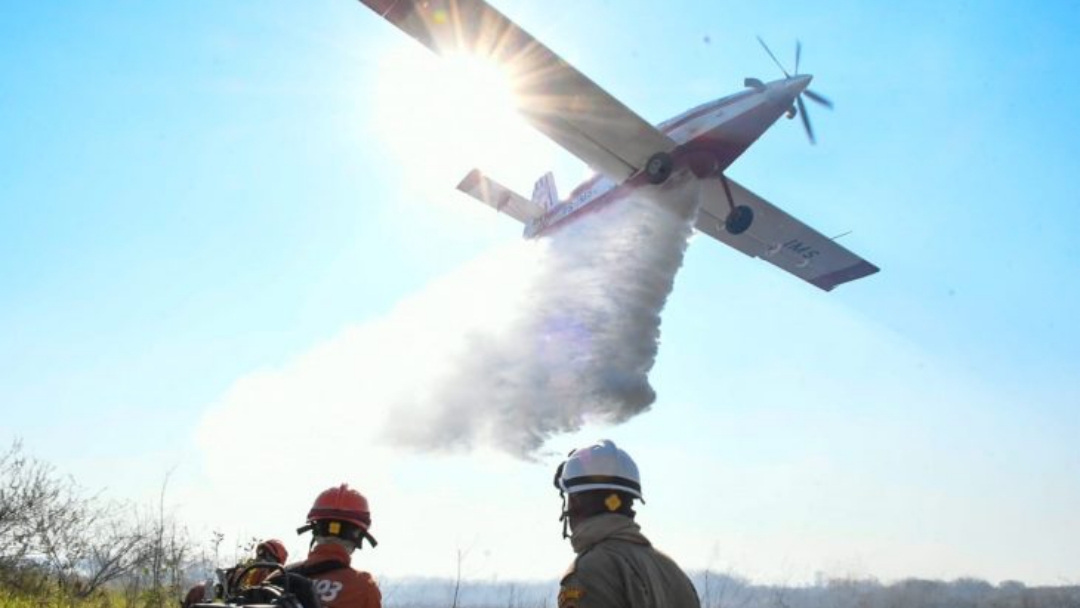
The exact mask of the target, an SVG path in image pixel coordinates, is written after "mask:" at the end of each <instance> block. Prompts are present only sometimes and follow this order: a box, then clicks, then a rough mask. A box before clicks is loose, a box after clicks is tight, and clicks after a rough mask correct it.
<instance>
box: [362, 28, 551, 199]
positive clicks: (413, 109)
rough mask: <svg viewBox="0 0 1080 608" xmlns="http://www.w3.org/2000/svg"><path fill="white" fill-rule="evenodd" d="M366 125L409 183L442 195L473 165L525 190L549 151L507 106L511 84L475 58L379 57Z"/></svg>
mask: <svg viewBox="0 0 1080 608" xmlns="http://www.w3.org/2000/svg"><path fill="white" fill-rule="evenodd" d="M374 95H375V100H374V102H375V103H374V107H375V116H374V126H375V130H376V132H377V133H378V134H379V137H380V139H382V144H383V145H385V146H386V147H387V149H389V150H390V151H391V152H392V154H393V155H394V157H395V160H397V161H398V163H400V165H401V166H402V167H403V169H405V172H407V173H409V174H410V175H414V176H415V180H413V179H410V182H412V183H410V184H409V185H410V186H412V187H416V186H420V187H421V188H423V189H424V191H426V192H429V193H434V192H441V193H445V192H447V191H448V190H450V189H452V188H453V186H454V185H455V184H457V182H458V180H460V179H461V178H462V177H464V175H465V174H466V173H467V172H468V171H469V170H471V169H473V168H480V169H481V170H483V171H484V172H486V173H488V174H491V175H493V176H497V177H498V179H500V181H504V182H505V183H507V184H513V185H519V186H521V187H526V186H528V185H529V184H531V183H532V181H533V180H534V179H535V178H536V176H538V175H540V174H541V173H543V172H544V171H545V170H547V168H548V167H550V165H551V164H552V162H553V153H552V151H551V150H550V149H545V145H544V144H545V143H546V142H545V141H544V140H543V138H542V137H541V136H540V135H539V134H537V133H536V132H534V131H533V130H532V129H531V128H530V127H529V126H528V125H527V124H526V123H525V122H524V120H522V118H521V117H520V116H519V115H518V113H517V112H516V109H515V101H514V96H513V93H512V92H511V82H510V80H509V76H508V75H507V74H506V72H505V71H504V70H503V69H501V68H500V66H499V65H497V64H495V63H494V62H492V61H490V60H488V59H485V58H483V57H479V56H476V55H467V54H458V55H452V56H449V57H445V58H440V57H437V56H433V55H430V54H429V53H428V52H427V50H426V49H421V48H410V49H402V50H401V51H400V52H397V53H390V54H388V55H386V56H385V57H384V59H383V61H382V62H381V63H380V66H379V77H378V80H377V84H376V86H375V89H374Z"/></svg>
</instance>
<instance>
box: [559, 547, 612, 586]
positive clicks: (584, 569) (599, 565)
mask: <svg viewBox="0 0 1080 608" xmlns="http://www.w3.org/2000/svg"><path fill="white" fill-rule="evenodd" d="M614 559H616V555H615V554H614V553H613V552H611V551H610V550H608V548H607V547H605V546H604V543H599V544H596V545H594V546H592V547H590V548H589V550H588V551H585V552H584V553H580V554H578V556H577V558H576V559H574V563H572V564H570V567H569V568H568V569H567V570H566V573H565V574H563V577H562V580H563V581H566V580H567V579H569V578H570V577H572V576H574V575H575V574H578V575H582V576H589V574H590V573H592V572H596V571H597V570H605V569H607V568H608V567H609V565H610V564H611V561H612V560H614Z"/></svg>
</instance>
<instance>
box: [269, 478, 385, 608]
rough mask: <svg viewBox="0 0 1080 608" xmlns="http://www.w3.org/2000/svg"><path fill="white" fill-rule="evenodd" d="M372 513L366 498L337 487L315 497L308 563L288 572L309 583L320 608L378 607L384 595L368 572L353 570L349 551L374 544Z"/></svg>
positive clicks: (309, 524) (307, 526) (308, 526)
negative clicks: (366, 544) (312, 586)
mask: <svg viewBox="0 0 1080 608" xmlns="http://www.w3.org/2000/svg"><path fill="white" fill-rule="evenodd" d="M370 528H371V511H370V509H369V508H368V501H367V499H366V498H364V495H363V494H361V493H359V492H357V491H356V490H354V489H352V488H350V487H349V486H348V485H347V484H341V485H340V486H336V487H333V488H330V489H328V490H326V491H324V492H323V493H321V494H319V496H318V498H316V499H315V504H313V505H312V506H311V510H310V511H308V515H307V524H305V525H304V526H303V527H301V528H299V529H298V530H297V532H298V533H300V534H303V533H304V532H308V531H310V532H311V534H312V538H311V550H310V551H309V553H308V556H307V559H306V560H304V561H302V562H300V563H298V564H294V565H291V566H289V568H288V570H289V572H292V573H295V574H300V575H302V576H305V577H307V578H309V579H311V581H312V583H313V584H314V587H315V593H316V595H318V596H319V599H320V600H321V601H322V605H323V607H324V608H381V606H382V594H381V593H380V592H379V587H378V585H376V584H375V579H374V578H373V577H372V576H371V574H369V573H367V572H362V571H360V570H355V569H353V568H352V567H351V562H352V553H353V551H355V550H356V549H359V548H360V547H361V544H362V543H363V541H364V540H365V539H366V540H367V541H368V543H369V544H370V545H371V546H372V547H374V546H375V545H377V544H378V543H377V542H376V541H375V538H374V537H372V536H371V533H370V532H369V531H368V530H369V529H370Z"/></svg>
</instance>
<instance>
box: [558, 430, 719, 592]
mask: <svg viewBox="0 0 1080 608" xmlns="http://www.w3.org/2000/svg"><path fill="white" fill-rule="evenodd" d="M555 487H556V488H558V490H559V494H560V495H561V496H562V497H563V513H562V521H563V536H564V537H568V538H570V544H571V545H572V546H573V547H574V552H575V553H576V554H577V558H576V559H575V560H574V563H573V564H572V565H571V566H570V569H569V570H568V571H567V572H566V574H565V575H564V576H563V579H562V582H561V584H560V589H559V608H700V606H701V602H700V601H699V599H698V596H697V592H696V591H695V589H694V585H693V583H691V582H690V579H689V578H688V577H687V576H686V573H684V572H683V571H682V569H681V568H679V566H678V564H676V563H675V562H674V561H673V560H672V559H671V558H670V557H668V556H666V555H664V554H663V553H661V552H659V551H657V550H656V549H655V548H653V546H652V543H650V542H649V540H648V539H647V538H645V536H644V535H642V533H641V528H640V527H639V526H638V525H637V523H635V522H634V509H633V501H634V500H641V501H642V502H644V498H643V497H642V493H641V477H640V475H639V474H638V468H637V465H636V464H635V463H634V460H633V459H632V458H630V455H629V454H627V453H626V452H624V451H623V450H621V449H619V448H618V447H617V446H616V445H615V443H614V442H612V441H610V440H607V439H605V440H602V441H599V442H597V443H596V444H594V445H590V446H588V447H584V448H581V449H577V450H574V451H572V452H570V456H569V457H568V458H567V459H566V461H565V462H563V463H562V464H560V465H559V468H558V469H557V470H556V472H555ZM567 528H569V530H570V534H567Z"/></svg>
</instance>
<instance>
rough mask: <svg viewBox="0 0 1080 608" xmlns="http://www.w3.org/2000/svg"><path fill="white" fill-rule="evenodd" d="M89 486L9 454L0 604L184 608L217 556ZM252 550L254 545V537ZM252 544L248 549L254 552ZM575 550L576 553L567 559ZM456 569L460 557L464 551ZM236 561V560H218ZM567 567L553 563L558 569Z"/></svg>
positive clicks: (968, 605) (822, 591)
mask: <svg viewBox="0 0 1080 608" xmlns="http://www.w3.org/2000/svg"><path fill="white" fill-rule="evenodd" d="M167 482H168V479H167V478H166V480H165V483H163V484H162V490H161V496H160V498H159V500H158V502H157V504H156V505H152V506H143V507H141V508H140V507H136V506H134V505H130V504H124V503H117V502H114V501H110V500H106V499H104V498H102V497H101V496H100V495H97V494H89V493H87V492H86V491H84V490H83V489H82V488H80V487H79V486H78V485H77V484H76V483H75V481H74V480H72V479H70V478H67V477H63V476H61V475H59V474H58V473H57V472H56V471H54V470H53V468H52V467H51V466H49V465H48V464H46V463H43V462H41V461H39V460H36V459H34V458H32V457H29V456H27V455H26V454H24V453H23V451H22V447H21V445H20V444H19V443H15V444H13V445H12V446H11V447H10V448H8V449H7V451H6V452H3V453H0V608H76V607H78V608H83V607H85V608H165V607H169V608H175V607H176V606H178V601H179V599H180V597H181V595H182V592H183V591H184V590H185V589H187V588H188V585H190V584H191V583H192V582H194V580H195V579H200V580H201V579H204V578H205V576H206V574H207V573H209V572H210V571H211V570H212V569H213V567H214V566H215V564H214V563H213V562H214V561H215V560H213V559H208V558H207V557H206V555H207V554H208V553H209V554H212V555H217V553H218V551H217V549H218V546H219V545H220V543H221V540H222V536H221V535H220V534H217V533H215V535H214V538H213V539H211V541H210V546H211V547H212V549H211V551H209V552H207V551H205V550H201V549H199V548H198V545H197V544H196V543H194V542H193V541H192V539H191V538H189V535H188V533H187V532H186V530H185V529H184V528H183V527H182V526H181V525H179V524H178V523H177V521H176V520H175V518H173V517H172V516H171V515H170V514H169V513H167V512H166V509H165V507H164V504H165V488H166V486H167ZM252 546H253V545H252ZM250 549H251V547H244V548H240V547H237V550H238V552H239V551H245V552H246V551H248V550H250ZM567 557H568V558H569V555H568V556H567ZM458 559H459V571H460V561H461V559H462V556H461V555H459V557H458ZM217 565H221V566H228V565H231V564H224V563H223V564H217ZM558 566H561V565H556V567H558ZM693 578H694V583H695V585H696V586H697V588H698V594H699V595H700V597H701V599H702V606H703V608H1080V586H1076V585H1073V586H1059V587H1027V586H1025V585H1024V584H1023V583H1020V582H1016V581H1008V582H1003V583H1001V584H999V585H996V586H995V585H991V584H990V583H987V582H986V581H982V580H977V579H958V580H955V581H951V582H944V581H931V580H919V579H908V580H903V581H899V582H895V583H892V584H883V583H880V582H878V581H876V580H873V579H859V580H857V579H831V580H830V579H822V580H820V581H819V582H817V583H816V584H813V585H805V586H785V585H757V584H754V583H752V582H750V581H748V580H747V579H745V578H742V577H740V576H738V575H736V574H733V573H716V572H712V571H706V572H699V573H695V574H694V577H693ZM380 584H381V587H382V590H383V597H384V604H385V606H386V607H387V608H436V607H438V608H555V593H556V591H557V587H558V581H557V580H555V579H552V580H548V581H529V582H521V581H497V582H496V581H493V582H484V581H468V580H462V579H461V578H460V577H459V578H458V579H456V580H454V579H436V578H402V579H383V580H381V581H380Z"/></svg>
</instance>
